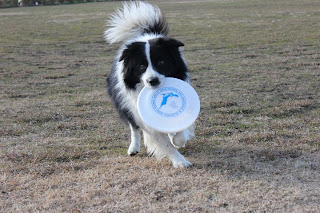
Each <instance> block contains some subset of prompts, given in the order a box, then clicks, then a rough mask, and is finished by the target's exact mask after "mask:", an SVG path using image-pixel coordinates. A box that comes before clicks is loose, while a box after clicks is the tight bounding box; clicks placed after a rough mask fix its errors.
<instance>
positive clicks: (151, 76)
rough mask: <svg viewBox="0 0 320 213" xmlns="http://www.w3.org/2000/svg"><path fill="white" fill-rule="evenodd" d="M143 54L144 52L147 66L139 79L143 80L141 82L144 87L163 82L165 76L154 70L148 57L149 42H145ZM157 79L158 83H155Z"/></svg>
mask: <svg viewBox="0 0 320 213" xmlns="http://www.w3.org/2000/svg"><path fill="white" fill-rule="evenodd" d="M145 54H146V57H147V61H148V67H147V70H146V71H145V72H144V73H143V75H142V77H141V79H142V81H143V84H144V85H145V86H146V87H149V88H154V87H158V86H160V85H161V84H163V83H164V81H165V76H164V75H161V74H160V73H158V72H157V71H155V70H154V68H153V66H152V62H151V58H150V44H149V42H146V46H145ZM157 81H159V83H156V82H157Z"/></svg>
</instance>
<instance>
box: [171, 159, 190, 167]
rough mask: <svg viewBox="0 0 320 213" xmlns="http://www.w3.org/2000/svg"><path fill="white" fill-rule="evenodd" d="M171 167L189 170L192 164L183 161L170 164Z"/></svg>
mask: <svg viewBox="0 0 320 213" xmlns="http://www.w3.org/2000/svg"><path fill="white" fill-rule="evenodd" d="M172 165H173V167H174V168H189V167H191V166H192V163H190V162H189V161H187V160H183V161H176V162H172Z"/></svg>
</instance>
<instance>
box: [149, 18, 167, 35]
mask: <svg viewBox="0 0 320 213" xmlns="http://www.w3.org/2000/svg"><path fill="white" fill-rule="evenodd" d="M144 32H145V33H148V34H151V33H154V34H162V35H167V34H168V32H169V27H168V23H167V21H166V19H165V18H162V19H161V20H158V21H157V22H155V23H154V24H153V25H152V26H148V28H146V29H144Z"/></svg>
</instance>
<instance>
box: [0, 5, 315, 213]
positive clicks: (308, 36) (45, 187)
mask: <svg viewBox="0 0 320 213" xmlns="http://www.w3.org/2000/svg"><path fill="white" fill-rule="evenodd" d="M186 2H187V3H186ZM156 3H157V4H159V6H160V7H161V8H162V9H163V11H164V12H165V14H166V16H167V17H168V20H169V22H170V24H171V35H172V36H174V37H176V38H178V39H180V40H182V41H183V42H184V43H185V44H186V46H185V57H186V59H187V61H188V63H189V67H190V70H191V78H192V81H193V85H194V87H195V89H196V90H197V92H198V93H199V95H200V99H201V114H200V117H199V119H198V120H197V129H196V134H197V138H196V139H194V140H193V141H191V142H190V143H188V144H187V147H186V148H184V149H182V150H181V152H182V153H183V154H184V155H185V156H186V158H187V159H188V160H190V161H191V162H193V163H194V166H193V167H192V168H190V169H185V170H183V169H173V168H171V165H170V163H169V161H167V160H162V161H161V162H158V161H157V160H155V159H153V158H150V157H148V156H147V155H146V151H145V150H144V149H142V152H141V153H140V154H139V155H138V156H136V157H127V156H126V149H127V147H128V144H129V136H130V133H129V130H128V129H127V128H126V127H125V126H124V125H123V124H122V123H121V122H120V121H119V119H118V118H117V115H116V113H115V110H114V109H113V107H112V105H111V103H110V100H109V99H108V98H107V96H106V91H105V77H106V75H107V73H108V70H109V69H110V64H111V62H112V60H113V57H114V54H115V52H116V50H117V47H116V46H108V45H107V44H106V43H105V42H104V40H103V36H102V35H103V31H104V27H105V20H106V18H107V16H108V15H109V14H110V13H111V12H112V11H113V10H114V7H115V6H117V5H119V3H115V2H113V3H94V4H81V5H64V6H53V7H37V8H14V9H2V10H1V11H0V13H1V14H0V45H1V48H0V58H1V59H0V60H1V62H0V112H1V117H0V126H1V128H0V174H1V175H0V192H1V194H0V212H74V213H76V212H134V211H137V212H138V211H139V212H318V211H319V209H320V205H319V203H320V199H319V197H320V184H319V180H320V172H319V171H320V155H319V146H320V130H319V126H320V108H319V105H320V103H319V94H320V88H319V85H320V84H319V81H320V76H319V69H320V65H319V59H320V52H319V49H320V45H319V29H320V26H319V23H320V13H319V10H318V8H319V7H320V4H319V2H318V1H315V0H303V1H295V0H294V1H260V0H253V1H251V0H250V1H249V0H239V1H203V2H194V1H184V3H183V4H181V1H174V2H173V1H166V2H163V1H161V2H160V1H156ZM13 14H14V15H13Z"/></svg>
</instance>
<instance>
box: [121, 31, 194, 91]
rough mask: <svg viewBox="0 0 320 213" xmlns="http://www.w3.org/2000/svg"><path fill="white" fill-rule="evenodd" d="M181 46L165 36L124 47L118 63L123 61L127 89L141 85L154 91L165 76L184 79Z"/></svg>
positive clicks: (185, 73) (184, 71) (184, 65)
mask: <svg viewBox="0 0 320 213" xmlns="http://www.w3.org/2000/svg"><path fill="white" fill-rule="evenodd" d="M183 45H184V44H183V43H181V42H180V41H178V40H175V39H172V38H168V37H159V38H155V39H151V40H147V41H136V42H132V43H130V44H128V45H126V48H125V49H124V50H123V52H122V55H121V56H120V58H119V61H123V65H124V66H123V78H124V82H125V84H126V86H127V87H128V88H130V89H135V88H136V86H137V85H139V84H143V85H144V86H146V87H149V88H155V87H158V86H159V85H161V84H162V83H164V81H165V77H174V78H178V79H181V80H186V78H187V72H188V69H187V66H186V64H185V62H184V60H183V58H182V56H181V53H180V50H179V47H181V46H183Z"/></svg>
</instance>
